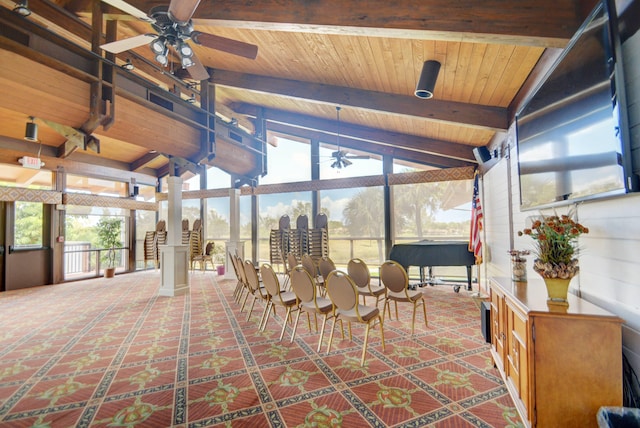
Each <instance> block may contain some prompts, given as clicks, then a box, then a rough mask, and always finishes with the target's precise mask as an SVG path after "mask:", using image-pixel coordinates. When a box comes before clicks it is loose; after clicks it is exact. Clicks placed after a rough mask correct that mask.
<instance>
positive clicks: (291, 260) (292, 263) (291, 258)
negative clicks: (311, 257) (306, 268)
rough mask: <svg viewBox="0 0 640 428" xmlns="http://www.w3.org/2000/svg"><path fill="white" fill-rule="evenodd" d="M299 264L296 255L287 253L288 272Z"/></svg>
mask: <svg viewBox="0 0 640 428" xmlns="http://www.w3.org/2000/svg"><path fill="white" fill-rule="evenodd" d="M299 264H300V263H299V262H298V259H297V258H296V255H295V254H293V253H289V254H287V266H288V268H289V271H292V270H293V268H294V267H296V266H298V265H299Z"/></svg>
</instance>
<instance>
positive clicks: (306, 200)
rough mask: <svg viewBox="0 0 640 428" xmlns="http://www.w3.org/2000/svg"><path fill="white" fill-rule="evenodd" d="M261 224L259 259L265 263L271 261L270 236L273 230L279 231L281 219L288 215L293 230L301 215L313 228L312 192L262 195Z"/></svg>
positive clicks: (259, 231)
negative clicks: (304, 216)
mask: <svg viewBox="0 0 640 428" xmlns="http://www.w3.org/2000/svg"><path fill="white" fill-rule="evenodd" d="M259 207H260V224H259V226H258V236H259V242H260V246H259V250H258V253H259V258H260V260H263V261H268V260H269V255H270V249H269V234H270V233H271V230H272V229H278V225H279V222H280V218H281V217H282V216H283V215H288V216H289V219H290V221H291V228H292V229H295V228H296V221H297V219H298V217H299V216H300V215H306V216H307V219H308V221H309V223H308V224H309V227H313V218H312V216H311V192H293V193H277V194H271V195H260V198H259Z"/></svg>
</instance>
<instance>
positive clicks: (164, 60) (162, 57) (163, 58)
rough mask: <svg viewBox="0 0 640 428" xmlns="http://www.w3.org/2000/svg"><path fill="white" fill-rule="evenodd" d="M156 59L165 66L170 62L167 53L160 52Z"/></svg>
mask: <svg viewBox="0 0 640 428" xmlns="http://www.w3.org/2000/svg"><path fill="white" fill-rule="evenodd" d="M156 61H158V62H159V63H160V64H161V65H162V66H165V65H167V64H168V63H169V58H167V55H164V54H158V55H156Z"/></svg>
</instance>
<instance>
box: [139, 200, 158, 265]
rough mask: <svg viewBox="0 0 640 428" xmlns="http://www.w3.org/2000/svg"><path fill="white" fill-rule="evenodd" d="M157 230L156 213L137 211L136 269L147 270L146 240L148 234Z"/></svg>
mask: <svg viewBox="0 0 640 428" xmlns="http://www.w3.org/2000/svg"><path fill="white" fill-rule="evenodd" d="M155 230H156V212H155V211H143V210H136V269H146V266H145V264H144V251H145V249H144V238H145V236H146V234H147V232H153V231H155Z"/></svg>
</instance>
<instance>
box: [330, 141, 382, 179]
mask: <svg viewBox="0 0 640 428" xmlns="http://www.w3.org/2000/svg"><path fill="white" fill-rule="evenodd" d="M337 150H338V147H337V146H332V145H330V144H321V145H320V160H319V162H320V179H321V180H325V179H331V178H349V177H365V176H368V175H380V174H382V159H381V158H380V156H377V155H371V154H369V153H365V152H361V151H357V150H352V149H347V148H344V147H342V148H341V151H342V152H343V153H344V154H345V156H346V157H345V158H343V161H344V162H347V163H349V162H350V163H351V164H350V165H348V166H344V163H340V166H341V168H338V163H337V162H336V158H335V157H334V156H332V155H333V153H334V152H336V151H337ZM354 156H358V157H363V158H356V159H354V158H353V157H354ZM332 165H333V166H332Z"/></svg>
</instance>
